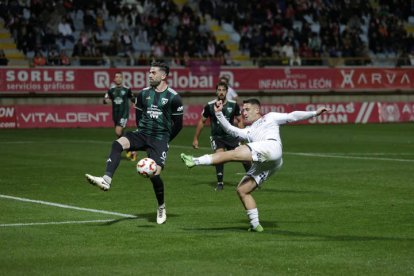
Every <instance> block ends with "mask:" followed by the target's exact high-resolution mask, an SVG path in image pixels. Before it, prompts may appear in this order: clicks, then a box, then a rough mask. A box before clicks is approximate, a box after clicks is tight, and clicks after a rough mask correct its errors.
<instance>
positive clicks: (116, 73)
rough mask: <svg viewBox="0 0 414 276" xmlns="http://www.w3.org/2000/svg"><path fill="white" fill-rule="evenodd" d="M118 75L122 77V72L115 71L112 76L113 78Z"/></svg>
mask: <svg viewBox="0 0 414 276" xmlns="http://www.w3.org/2000/svg"><path fill="white" fill-rule="evenodd" d="M118 74H119V75H121V76H122V72H121V71H116V72H115V74H114V76H116V75H118Z"/></svg>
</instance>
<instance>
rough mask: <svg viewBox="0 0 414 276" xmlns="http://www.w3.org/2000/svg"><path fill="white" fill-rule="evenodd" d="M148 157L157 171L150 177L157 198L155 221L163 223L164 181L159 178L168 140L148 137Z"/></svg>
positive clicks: (165, 215) (165, 213) (165, 216)
mask: <svg viewBox="0 0 414 276" xmlns="http://www.w3.org/2000/svg"><path fill="white" fill-rule="evenodd" d="M147 146H148V149H147V153H148V157H149V158H151V159H153V160H154V161H155V162H156V163H157V172H156V173H155V175H154V176H152V177H151V178H150V181H151V183H152V187H153V189H154V193H155V197H156V199H157V203H158V207H157V223H158V224H163V223H164V222H165V221H166V220H167V210H166V207H165V199H164V181H163V180H162V178H161V171H162V169H163V168H164V164H165V160H166V159H167V153H168V142H167V141H159V140H154V139H151V138H148V140H147Z"/></svg>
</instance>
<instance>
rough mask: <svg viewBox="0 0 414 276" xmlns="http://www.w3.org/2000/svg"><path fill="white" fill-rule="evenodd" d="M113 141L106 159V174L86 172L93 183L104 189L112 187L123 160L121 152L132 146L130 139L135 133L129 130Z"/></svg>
mask: <svg viewBox="0 0 414 276" xmlns="http://www.w3.org/2000/svg"><path fill="white" fill-rule="evenodd" d="M127 135H130V136H128V137H127V136H123V137H121V138H119V139H118V140H116V141H114V142H113V143H112V147H111V152H110V154H109V157H108V159H107V160H106V169H105V175H104V176H103V177H97V176H93V175H90V174H86V175H85V176H86V179H87V180H88V182H89V183H91V184H92V185H95V186H97V187H99V188H100V189H101V190H103V191H107V190H109V189H110V187H111V182H112V177H113V175H114V173H115V171H116V169H117V168H118V166H119V163H120V162H121V153H122V151H123V150H127V149H129V148H130V147H131V142H130V139H133V136H134V133H132V132H129V133H127Z"/></svg>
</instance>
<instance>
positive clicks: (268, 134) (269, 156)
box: [181, 98, 330, 232]
mask: <svg viewBox="0 0 414 276" xmlns="http://www.w3.org/2000/svg"><path fill="white" fill-rule="evenodd" d="M222 108H223V105H222V102H221V101H218V102H217V104H216V106H215V108H214V109H215V113H216V117H217V119H218V120H219V122H220V124H221V125H222V127H223V129H224V130H225V131H226V132H228V133H229V134H231V135H233V136H235V137H239V138H240V139H242V140H245V141H246V142H247V143H246V144H245V145H241V146H239V147H237V148H235V149H234V150H230V151H224V152H216V153H214V154H206V155H203V156H200V157H193V156H190V155H186V154H184V153H182V154H181V159H182V160H183V161H184V163H185V164H186V166H187V167H189V168H192V167H194V166H199V165H216V164H220V163H225V162H229V161H239V162H243V161H251V162H252V166H251V168H250V170H249V171H248V172H247V173H246V175H245V176H244V177H243V178H242V179H241V181H240V183H239V184H238V186H237V194H238V196H239V198H240V200H241V202H242V203H243V206H244V208H245V210H246V212H247V216H248V217H249V220H250V228H249V231H254V232H262V231H263V227H262V226H261V225H260V222H259V212H258V210H257V206H256V201H255V200H254V198H253V196H252V195H251V193H252V192H253V191H254V190H255V189H256V188H257V187H258V186H260V185H261V184H262V183H263V182H264V181H265V180H266V179H267V178H268V177H269V176H270V175H272V174H274V173H275V172H276V171H277V170H279V169H280V167H281V166H282V163H283V159H282V141H281V139H280V133H279V126H280V125H283V124H286V123H290V122H296V121H300V120H306V119H309V118H312V117H315V116H319V115H321V114H322V113H324V112H327V111H330V109H328V108H326V107H319V108H318V109H317V110H316V111H294V112H291V113H277V112H269V113H267V114H265V115H262V114H261V113H260V102H259V100H257V99H254V98H253V99H248V100H245V101H243V111H242V115H243V117H244V119H245V121H246V122H248V123H251V125H250V126H248V127H246V128H244V129H240V128H237V127H235V126H232V125H231V124H230V123H229V122H228V121H227V120H226V118H225V117H224V115H223V113H222V112H221V110H222Z"/></svg>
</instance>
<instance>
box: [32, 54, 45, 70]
mask: <svg viewBox="0 0 414 276" xmlns="http://www.w3.org/2000/svg"><path fill="white" fill-rule="evenodd" d="M46 63H47V61H46V58H45V56H44V55H43V54H42V52H41V51H37V52H36V53H35V56H34V58H33V66H34V67H37V66H45V65H46Z"/></svg>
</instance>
